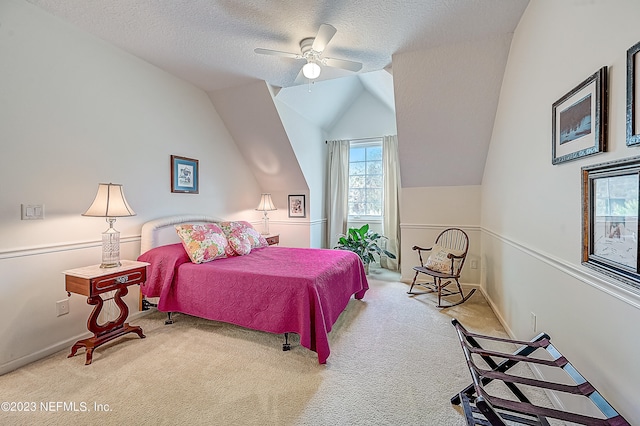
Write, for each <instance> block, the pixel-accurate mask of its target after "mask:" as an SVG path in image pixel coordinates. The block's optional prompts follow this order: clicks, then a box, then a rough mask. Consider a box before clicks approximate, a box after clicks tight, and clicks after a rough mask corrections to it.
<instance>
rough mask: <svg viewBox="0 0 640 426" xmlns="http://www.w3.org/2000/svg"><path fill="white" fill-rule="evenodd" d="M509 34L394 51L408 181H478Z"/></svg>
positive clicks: (402, 159)
mask: <svg viewBox="0 0 640 426" xmlns="http://www.w3.org/2000/svg"><path fill="white" fill-rule="evenodd" d="M510 43H511V34H504V35H500V36H495V37H492V38H490V39H486V40H480V41H475V42H467V43H463V44H457V45H448V46H446V47H444V46H443V47H439V48H435V49H428V50H422V51H418V52H411V53H404V54H398V55H395V56H394V58H393V60H394V86H395V96H396V121H397V126H398V141H399V144H398V149H399V151H400V152H399V154H400V174H401V179H402V187H404V188H406V187H423V186H459V185H479V184H481V183H482V175H483V173H484V165H485V160H486V157H487V152H488V149H489V142H490V140H491V132H492V130H493V122H494V119H495V114H496V109H497V106H498V98H499V96H500V87H501V85H502V77H503V75H504V69H505V66H506V63H507V57H508V54H509V46H510Z"/></svg>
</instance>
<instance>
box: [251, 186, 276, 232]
mask: <svg viewBox="0 0 640 426" xmlns="http://www.w3.org/2000/svg"><path fill="white" fill-rule="evenodd" d="M256 210H258V211H262V212H264V216H263V217H262V222H263V223H264V227H263V229H262V234H263V235H269V218H268V217H267V212H270V211H272V210H278V209H276V206H274V205H273V201H271V194H262V196H261V197H260V204H258V207H256Z"/></svg>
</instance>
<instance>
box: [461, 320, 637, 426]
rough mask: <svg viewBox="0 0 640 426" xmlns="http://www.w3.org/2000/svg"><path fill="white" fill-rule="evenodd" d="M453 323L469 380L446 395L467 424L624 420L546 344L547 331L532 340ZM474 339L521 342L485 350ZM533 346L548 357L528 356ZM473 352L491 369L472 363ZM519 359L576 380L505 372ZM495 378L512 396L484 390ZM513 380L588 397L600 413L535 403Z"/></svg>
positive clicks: (622, 425) (619, 423) (615, 423)
mask: <svg viewBox="0 0 640 426" xmlns="http://www.w3.org/2000/svg"><path fill="white" fill-rule="evenodd" d="M452 323H453V326H454V327H455V328H456V331H457V333H458V338H459V339H460V345H461V346H462V351H463V352H464V356H465V358H466V361H467V366H468V367H469V371H470V372H471V377H472V379H473V382H472V384H470V385H469V386H467V387H466V388H465V389H463V390H462V391H460V392H459V393H458V394H457V395H454V396H453V397H452V398H451V403H452V404H454V405H460V404H462V408H463V411H464V414H465V417H466V420H467V424H468V425H469V426H472V425H483V426H497V425H500V426H502V425H507V424H513V423H514V422H515V423H516V424H524V425H541V426H549V424H550V423H549V420H548V419H547V418H551V419H559V420H563V421H568V422H573V423H576V424H583V425H593V426H597V425H602V426H607V425H608V426H626V425H629V423H628V422H627V421H626V420H625V419H624V417H622V415H620V414H619V413H618V412H617V411H616V410H614V409H613V407H612V406H611V405H610V404H609V403H608V402H607V401H606V400H605V399H604V397H603V396H602V395H600V393H599V392H598V391H597V390H596V389H595V388H594V387H593V386H592V385H591V383H589V382H588V381H587V380H586V379H585V378H584V377H583V376H582V375H581V374H580V373H578V371H577V370H576V369H575V367H573V365H571V363H570V362H569V361H568V360H567V359H566V358H565V357H564V356H563V355H562V354H561V353H560V352H559V351H558V350H557V349H556V348H555V347H554V346H553V345H552V344H551V341H550V340H551V338H550V337H549V335H547V334H545V333H541V334H540V335H538V336H536V337H535V338H533V339H532V340H531V341H519V340H509V339H503V338H499V337H492V336H485V335H481V334H475V333H471V332H469V331H467V330H466V329H465V328H464V327H463V326H462V324H460V322H458V320H456V319H454V320H453V321H452ZM478 339H485V340H492V341H497V342H505V343H513V344H516V345H522V346H521V347H520V349H518V350H516V351H515V352H514V353H511V354H509V353H504V352H499V351H495V350H487V349H484V348H482V347H481V346H480V344H479V343H478ZM537 350H545V351H546V352H547V353H548V354H549V355H550V357H551V359H550V360H548V359H541V358H537V357H536V358H533V357H530V356H529V355H531V354H533V353H534V352H536V351H537ZM473 355H477V356H479V357H481V358H482V359H483V360H484V361H485V362H486V364H487V365H488V366H489V367H490V369H486V368H481V367H479V366H478V365H477V364H476V363H475V361H474V358H473ZM494 358H498V359H502V361H501V362H496V361H495V360H494ZM520 362H524V363H532V364H538V365H545V366H549V367H557V368H561V369H562V370H564V371H565V372H566V373H567V374H568V375H569V377H570V378H571V379H573V381H574V383H575V384H573V385H567V384H561V383H555V382H549V381H544V380H539V379H532V378H528V377H522V376H518V375H512V374H507V373H506V372H507V371H508V370H509V369H511V368H512V367H514V366H515V365H516V364H518V363H520ZM494 380H496V381H500V382H502V383H504V385H505V386H506V387H507V388H508V389H509V390H510V391H511V392H512V393H513V395H514V396H515V397H516V398H517V401H516V400H511V399H504V398H500V397H497V396H493V395H491V394H489V392H488V391H487V390H486V389H485V386H486V385H488V384H489V383H491V382H492V381H494ZM518 384H520V385H525V386H530V387H533V388H539V389H545V390H551V391H558V392H566V393H570V394H573V395H578V396H584V397H586V398H589V399H590V400H591V402H593V405H594V406H595V407H596V408H597V409H598V410H600V412H601V413H602V418H599V417H592V416H589V415H584V414H577V413H572V412H567V411H562V410H558V409H554V408H548V407H542V406H539V405H535V404H533V403H532V402H531V401H530V400H529V399H528V398H527V397H526V396H525V395H524V393H523V392H522V389H521V388H520V387H518V386H517V385H518ZM507 422H509V423H507Z"/></svg>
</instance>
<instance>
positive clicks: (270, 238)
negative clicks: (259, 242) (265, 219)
mask: <svg viewBox="0 0 640 426" xmlns="http://www.w3.org/2000/svg"><path fill="white" fill-rule="evenodd" d="M264 239H265V240H267V243H268V244H269V245H270V246H275V245H278V244H280V234H275V235H265V236H264Z"/></svg>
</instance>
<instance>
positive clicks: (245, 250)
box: [225, 229, 251, 256]
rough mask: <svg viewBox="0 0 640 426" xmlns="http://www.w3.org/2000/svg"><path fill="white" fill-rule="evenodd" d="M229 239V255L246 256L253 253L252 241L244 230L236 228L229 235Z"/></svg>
mask: <svg viewBox="0 0 640 426" xmlns="http://www.w3.org/2000/svg"><path fill="white" fill-rule="evenodd" d="M227 241H228V242H229V244H228V245H227V248H226V250H225V251H226V253H227V256H244V255H246V254H249V253H251V241H249V237H247V235H246V234H245V233H244V232H243V231H242V230H240V229H236V230H234V231H233V232H232V233H231V235H229V236H228V237H227Z"/></svg>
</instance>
